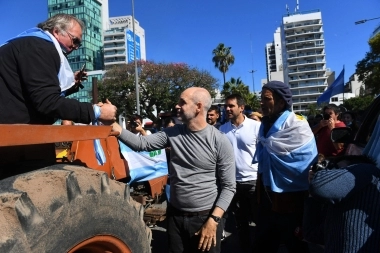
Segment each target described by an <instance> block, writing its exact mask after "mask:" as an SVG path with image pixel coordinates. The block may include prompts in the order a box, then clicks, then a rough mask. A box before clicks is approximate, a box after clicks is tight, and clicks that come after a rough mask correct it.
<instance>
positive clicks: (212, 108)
mask: <svg viewBox="0 0 380 253" xmlns="http://www.w3.org/2000/svg"><path fill="white" fill-rule="evenodd" d="M208 111H215V112H216V113H217V114H220V109H219V107H218V106H217V105H212V106H211V107H210V109H208Z"/></svg>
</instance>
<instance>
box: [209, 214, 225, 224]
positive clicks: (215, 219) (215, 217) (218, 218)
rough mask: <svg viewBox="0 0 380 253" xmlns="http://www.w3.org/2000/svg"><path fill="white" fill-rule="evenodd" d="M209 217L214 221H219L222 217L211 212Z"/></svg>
mask: <svg viewBox="0 0 380 253" xmlns="http://www.w3.org/2000/svg"><path fill="white" fill-rule="evenodd" d="M210 218H212V219H213V220H214V221H215V222H216V223H219V222H220V220H221V219H222V218H220V217H218V216H215V215H212V214H210Z"/></svg>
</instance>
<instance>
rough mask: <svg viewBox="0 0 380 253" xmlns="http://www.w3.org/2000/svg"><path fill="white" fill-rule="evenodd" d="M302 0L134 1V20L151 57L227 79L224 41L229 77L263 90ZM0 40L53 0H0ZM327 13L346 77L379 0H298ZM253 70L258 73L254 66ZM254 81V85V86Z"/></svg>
mask: <svg viewBox="0 0 380 253" xmlns="http://www.w3.org/2000/svg"><path fill="white" fill-rule="evenodd" d="M286 5H288V7H289V11H290V12H291V13H293V12H294V10H295V8H296V5H297V2H296V0H291V1H290V0H262V1H258V0H156V1H152V0H135V1H134V9H135V19H136V20H137V21H138V22H139V23H140V26H141V27H143V28H144V30H145V40H146V41H145V43H146V56H147V60H150V61H154V62H165V63H170V62H175V63H179V62H180V63H186V64H188V65H189V66H190V67H195V68H198V69H200V70H206V71H209V72H210V74H211V75H212V76H213V77H215V78H217V79H218V80H219V84H222V83H223V75H222V73H221V72H220V71H219V70H218V69H216V68H215V67H214V64H213V63H212V61H211V59H212V56H213V55H212V50H213V49H215V48H216V47H217V45H218V44H219V43H224V44H225V46H226V47H231V50H232V54H233V55H234V56H235V63H234V64H233V65H232V66H230V69H229V71H228V72H227V73H226V80H230V78H231V77H233V78H235V79H236V78H238V77H240V79H241V80H242V81H243V83H245V84H246V85H248V86H249V87H250V89H251V90H255V91H259V90H261V79H265V78H266V62H265V44H266V43H269V42H272V41H273V34H274V32H275V30H276V28H277V27H279V26H280V24H281V21H282V17H283V15H285V14H286V13H287V11H286ZM0 10H1V12H2V13H1V15H0V26H1V32H0V44H2V43H3V42H5V41H6V40H7V39H9V38H12V37H14V36H16V35H17V34H19V33H20V32H22V31H24V30H26V29H28V28H31V27H33V26H35V25H36V24H37V23H39V22H41V21H44V20H46V19H47V0H34V1H30V0H16V1H8V0H0ZM311 10H320V11H321V12H322V21H323V30H324V37H325V44H326V46H325V51H326V66H327V68H329V69H330V70H332V71H335V72H336V73H335V76H338V75H339V73H340V71H341V70H342V69H343V66H344V68H345V82H347V81H348V78H349V77H350V76H351V75H352V74H354V72H355V65H356V63H357V62H358V61H360V60H361V59H363V58H364V57H365V53H366V52H368V51H369V46H368V40H369V37H370V36H371V34H372V33H373V31H374V29H375V28H376V27H377V26H378V25H379V24H380V19H376V20H370V21H368V22H366V23H363V24H360V25H355V21H358V20H362V19H367V20H368V19H372V18H377V17H380V0H349V1H346V0H313V1H311V0H299V11H301V12H303V11H311ZM126 15H132V0H123V1H122V0H109V16H110V17H115V16H126ZM252 70H254V74H253V76H252V74H251V73H250V71H252ZM253 86H254V87H253Z"/></svg>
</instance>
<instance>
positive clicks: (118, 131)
mask: <svg viewBox="0 0 380 253" xmlns="http://www.w3.org/2000/svg"><path fill="white" fill-rule="evenodd" d="M121 131H122V128H121V126H120V125H119V124H118V123H116V122H114V123H113V124H112V132H115V133H116V134H117V135H116V137H119V136H120V134H121Z"/></svg>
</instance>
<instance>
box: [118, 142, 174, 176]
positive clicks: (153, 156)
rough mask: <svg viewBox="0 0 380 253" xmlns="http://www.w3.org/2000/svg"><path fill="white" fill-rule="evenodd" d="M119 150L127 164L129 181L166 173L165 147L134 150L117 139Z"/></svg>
mask: <svg viewBox="0 0 380 253" xmlns="http://www.w3.org/2000/svg"><path fill="white" fill-rule="evenodd" d="M119 145H120V151H121V153H122V154H123V156H124V159H125V160H127V162H128V166H129V174H130V177H131V181H130V183H134V182H142V181H148V180H151V179H154V178H157V177H161V176H165V175H168V163H167V160H166V154H165V149H160V150H154V151H150V152H147V151H141V152H136V151H133V150H132V149H130V148H129V147H128V146H127V145H125V144H124V143H122V142H121V141H119Z"/></svg>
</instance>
